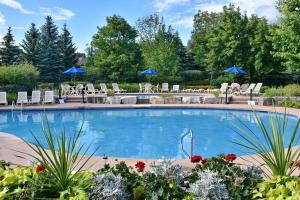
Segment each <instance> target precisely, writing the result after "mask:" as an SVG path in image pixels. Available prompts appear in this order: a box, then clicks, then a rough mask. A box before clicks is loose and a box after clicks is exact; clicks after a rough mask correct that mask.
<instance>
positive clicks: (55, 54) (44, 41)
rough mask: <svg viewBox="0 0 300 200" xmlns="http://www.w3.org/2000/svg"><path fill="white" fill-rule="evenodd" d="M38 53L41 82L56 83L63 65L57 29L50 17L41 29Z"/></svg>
mask: <svg viewBox="0 0 300 200" xmlns="http://www.w3.org/2000/svg"><path fill="white" fill-rule="evenodd" d="M39 51H40V61H39V63H38V69H39V71H40V79H41V81H45V82H54V83H57V82H58V81H59V79H60V77H61V75H62V72H63V69H64V65H63V59H62V58H63V56H62V52H61V48H60V46H59V33H58V29H57V26H56V25H55V24H54V22H53V19H52V17H50V16H47V17H46V23H45V24H44V25H43V26H42V28H41V39H40V45H39Z"/></svg>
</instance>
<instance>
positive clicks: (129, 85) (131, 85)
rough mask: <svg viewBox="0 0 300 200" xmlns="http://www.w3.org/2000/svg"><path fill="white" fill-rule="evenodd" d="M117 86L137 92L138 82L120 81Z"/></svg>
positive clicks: (138, 88)
mask: <svg viewBox="0 0 300 200" xmlns="http://www.w3.org/2000/svg"><path fill="white" fill-rule="evenodd" d="M119 87H120V88H122V89H123V90H126V91H127V92H139V91H140V86H139V84H138V83H121V84H119Z"/></svg>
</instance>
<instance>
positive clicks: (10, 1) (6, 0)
mask: <svg viewBox="0 0 300 200" xmlns="http://www.w3.org/2000/svg"><path fill="white" fill-rule="evenodd" d="M0 4H3V5H6V6H8V7H11V8H14V9H17V10H19V11H20V12H22V13H24V14H33V11H30V10H27V9H25V8H23V6H22V4H20V3H19V2H17V1H16V0H0Z"/></svg>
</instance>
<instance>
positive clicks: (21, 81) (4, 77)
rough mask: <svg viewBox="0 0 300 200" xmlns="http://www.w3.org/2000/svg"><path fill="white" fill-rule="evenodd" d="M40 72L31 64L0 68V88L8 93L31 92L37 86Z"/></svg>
mask: <svg viewBox="0 0 300 200" xmlns="http://www.w3.org/2000/svg"><path fill="white" fill-rule="evenodd" d="M38 76H39V72H38V70H37V69H36V68H35V67H33V66H32V65H30V64H20V65H10V66H2V67H0V87H1V90H5V91H7V92H16V91H20V90H26V91H30V90H32V89H33V88H34V87H35V86H36V81H37V78H38Z"/></svg>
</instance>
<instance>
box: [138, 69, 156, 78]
mask: <svg viewBox="0 0 300 200" xmlns="http://www.w3.org/2000/svg"><path fill="white" fill-rule="evenodd" d="M141 74H143V75H154V76H155V75H157V74H158V73H157V72H156V71H154V70H152V69H150V68H149V69H147V70H145V71H142V72H141Z"/></svg>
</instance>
